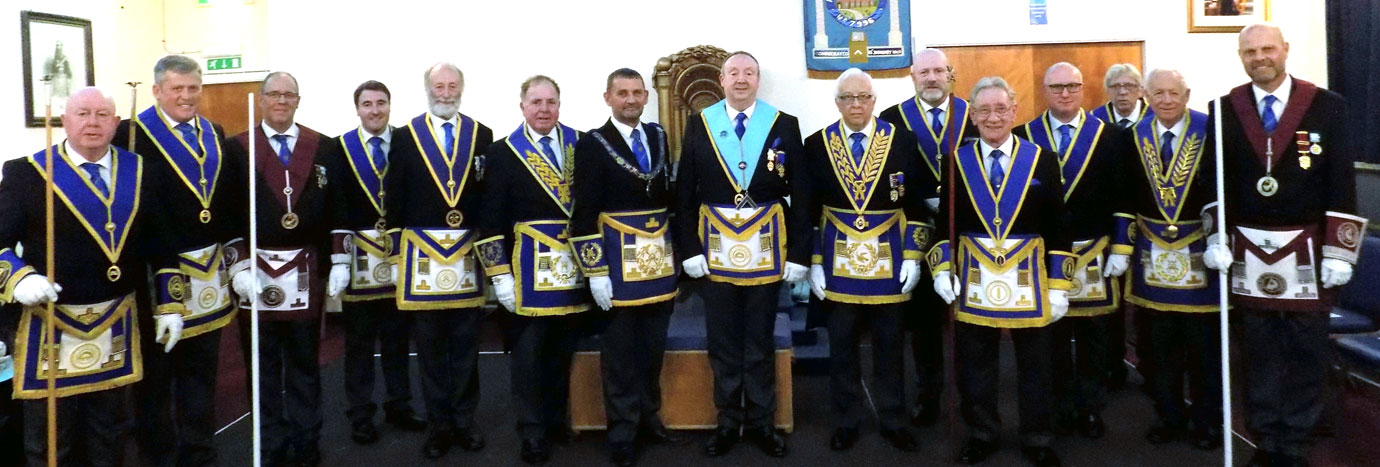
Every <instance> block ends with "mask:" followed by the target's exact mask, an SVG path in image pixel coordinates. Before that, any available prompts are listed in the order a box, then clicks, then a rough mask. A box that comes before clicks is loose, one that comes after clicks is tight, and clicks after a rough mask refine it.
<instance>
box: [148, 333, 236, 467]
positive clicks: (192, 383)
mask: <svg viewBox="0 0 1380 467" xmlns="http://www.w3.org/2000/svg"><path fill="white" fill-rule="evenodd" d="M153 321H154V320H151V319H148V320H141V321H140V322H139V324H140V325H141V326H142V327H144V328H145V329H142V330H141V331H140V332H141V333H142V332H147V333H148V334H144V335H143V336H142V337H144V339H142V341H141V342H140V345H142V346H143V349H142V350H141V352H142V354H143V363H144V379H143V380H141V381H139V382H138V383H136V384H135V386H134V392H135V394H136V396H135V397H134V417H135V421H136V422H137V423H138V425H139V429H137V430H134V436H135V439H136V440H137V441H138V443H139V454H140V458H141V459H142V462H143V463H144V465H147V466H158V467H165V466H174V465H176V466H197V465H214V464H215V462H216V446H215V442H214V440H213V439H212V437H214V436H215V434H216V428H217V427H216V426H215V423H216V413H215V407H216V370H217V367H218V364H219V363H220V329H216V330H214V331H210V332H207V333H204V334H200V335H197V336H195V337H191V338H187V339H183V340H181V341H178V343H177V345H176V346H175V347H173V349H172V352H169V353H164V352H163V344H162V343H159V342H157V341H155V340H154V338H153V336H154V335H155V334H154V333H153V331H154V329H153V328H154V326H153Z"/></svg>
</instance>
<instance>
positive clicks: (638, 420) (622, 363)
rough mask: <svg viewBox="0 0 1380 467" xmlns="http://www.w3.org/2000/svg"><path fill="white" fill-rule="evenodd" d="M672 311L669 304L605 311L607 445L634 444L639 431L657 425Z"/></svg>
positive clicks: (603, 366)
mask: <svg viewBox="0 0 1380 467" xmlns="http://www.w3.org/2000/svg"><path fill="white" fill-rule="evenodd" d="M674 307H675V302H674V301H671V300H667V301H664V302H661V303H651V304H647V305H639V306H630V307H614V308H612V309H611V310H609V314H610V315H611V316H610V319H609V322H608V325H607V326H606V327H604V332H603V333H602V334H600V336H599V340H600V342H601V343H602V344H603V346H604V347H603V349H601V351H600V362H599V363H600V368H601V369H602V370H603V380H604V415H605V416H606V417H607V419H608V427H609V428H608V432H609V433H608V436H609V442H610V443H622V442H630V441H632V440H633V439H634V438H636V437H637V430H638V428H639V427H648V428H651V427H659V426H661V416H660V415H658V414H657V412H659V411H661V363H662V360H663V358H664V356H665V353H666V328H667V326H669V325H670V323H671V310H672V309H673V308H674Z"/></svg>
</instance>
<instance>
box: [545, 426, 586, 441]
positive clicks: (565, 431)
mask: <svg viewBox="0 0 1380 467" xmlns="http://www.w3.org/2000/svg"><path fill="white" fill-rule="evenodd" d="M577 439H580V432H578V431H575V430H572V429H570V427H567V426H564V425H560V426H549V427H546V440H547V441H550V442H552V443H556V444H570V443H571V442H573V441H575V440H577Z"/></svg>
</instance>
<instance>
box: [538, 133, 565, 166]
mask: <svg viewBox="0 0 1380 467" xmlns="http://www.w3.org/2000/svg"><path fill="white" fill-rule="evenodd" d="M541 153H542V154H545V155H546V158H547V160H550V161H551V166H552V167H555V168H557V169H560V168H561V163H560V162H558V161H557V160H556V151H553V150H551V137H550V136H543V137H541Z"/></svg>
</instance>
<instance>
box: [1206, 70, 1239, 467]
mask: <svg viewBox="0 0 1380 467" xmlns="http://www.w3.org/2000/svg"><path fill="white" fill-rule="evenodd" d="M1212 110H1213V112H1212V114H1213V130H1214V132H1215V134H1214V135H1213V136H1214V137H1215V138H1216V154H1217V156H1216V157H1217V220H1216V222H1217V229H1216V231H1217V244H1218V245H1222V247H1223V248H1225V247H1226V246H1227V196H1226V187H1225V185H1224V184H1223V183H1224V180H1225V177H1223V175H1222V98H1221V97H1218V98H1217V99H1215V100H1213V103H1212ZM1204 227H1205V228H1206V227H1207V226H1204ZM1221 266H1222V268H1221V269H1219V270H1218V271H1217V281H1218V285H1217V303H1218V307H1220V313H1218V314H1217V325H1218V328H1219V332H1220V334H1221V335H1220V336H1219V337H1218V339H1220V340H1221V341H1222V344H1221V345H1222V348H1221V349H1220V350H1221V359H1222V462H1223V465H1227V466H1230V465H1232V463H1231V458H1232V454H1231V450H1232V449H1231V448H1232V439H1231V437H1232V429H1231V427H1232V425H1231V335H1230V333H1228V332H1227V323H1228V319H1227V294H1228V289H1227V285H1228V284H1227V271H1229V270H1231V265H1230V264H1224V265H1221Z"/></svg>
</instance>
